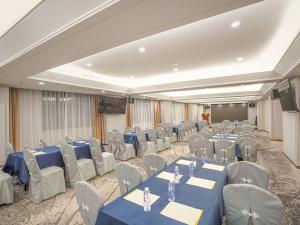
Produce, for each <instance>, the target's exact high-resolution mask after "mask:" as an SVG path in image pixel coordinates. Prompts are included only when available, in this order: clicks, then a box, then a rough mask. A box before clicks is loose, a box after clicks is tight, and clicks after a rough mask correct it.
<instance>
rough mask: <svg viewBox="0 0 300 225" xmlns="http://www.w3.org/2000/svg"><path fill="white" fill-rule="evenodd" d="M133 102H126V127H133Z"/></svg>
mask: <svg viewBox="0 0 300 225" xmlns="http://www.w3.org/2000/svg"><path fill="white" fill-rule="evenodd" d="M131 124H132V123H131V104H130V103H128V102H127V103H126V111H125V127H131Z"/></svg>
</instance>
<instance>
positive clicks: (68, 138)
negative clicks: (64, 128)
mask: <svg viewBox="0 0 300 225" xmlns="http://www.w3.org/2000/svg"><path fill="white" fill-rule="evenodd" d="M73 141H74V140H73V138H72V137H71V136H68V135H67V136H65V143H67V144H68V143H72V142H73Z"/></svg>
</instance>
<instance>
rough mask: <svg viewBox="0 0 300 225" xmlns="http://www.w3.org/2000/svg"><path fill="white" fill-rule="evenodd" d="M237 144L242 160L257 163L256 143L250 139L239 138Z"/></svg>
mask: <svg viewBox="0 0 300 225" xmlns="http://www.w3.org/2000/svg"><path fill="white" fill-rule="evenodd" d="M238 143H239V145H240V149H241V152H242V156H243V159H244V160H246V161H250V162H256V161H257V148H258V143H257V141H256V139H254V138H252V137H242V138H239V140H238Z"/></svg>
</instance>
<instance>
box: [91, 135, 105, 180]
mask: <svg viewBox="0 0 300 225" xmlns="http://www.w3.org/2000/svg"><path fill="white" fill-rule="evenodd" d="M89 145H90V151H91V155H92V159H93V162H94V165H95V168H96V171H97V174H99V175H102V174H104V170H105V169H104V159H103V155H102V151H101V144H100V141H99V140H98V139H97V138H91V139H90V141H89Z"/></svg>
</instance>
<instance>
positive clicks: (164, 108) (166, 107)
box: [160, 101, 173, 123]
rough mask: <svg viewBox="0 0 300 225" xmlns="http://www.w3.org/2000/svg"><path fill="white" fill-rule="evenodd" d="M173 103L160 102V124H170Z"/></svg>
mask: <svg viewBox="0 0 300 225" xmlns="http://www.w3.org/2000/svg"><path fill="white" fill-rule="evenodd" d="M172 115H173V102H171V101H160V117H161V123H172V122H173V121H172Z"/></svg>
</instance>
